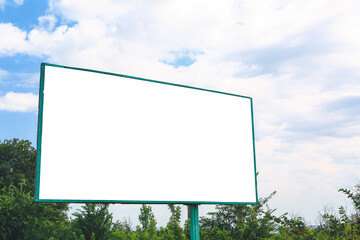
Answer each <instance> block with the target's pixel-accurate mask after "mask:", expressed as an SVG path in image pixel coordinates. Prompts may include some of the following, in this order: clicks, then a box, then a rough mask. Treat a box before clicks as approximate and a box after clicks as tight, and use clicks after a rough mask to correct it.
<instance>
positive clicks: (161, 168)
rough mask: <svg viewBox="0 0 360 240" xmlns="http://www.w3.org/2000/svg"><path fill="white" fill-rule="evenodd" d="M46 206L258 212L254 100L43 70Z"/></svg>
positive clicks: (41, 156)
mask: <svg viewBox="0 0 360 240" xmlns="http://www.w3.org/2000/svg"><path fill="white" fill-rule="evenodd" d="M40 79H41V81H40V94H39V125H38V143H37V148H38V160H37V181H36V196H35V199H36V201H38V202H119V203H184V204H186V203H194V204H256V203H257V202H258V199H257V187H256V167H255V149H254V129H253V116H252V115H253V114H252V99H251V98H249V97H243V96H239V95H234V94H229V93H223V92H218V91H212V90H206V89H200V88H194V87H188V86H183V85H177V84H170V83H165V82H159V81H154V80H147V79H142V78H137V77H131V76H125V75H120V74H113V73H106V72H100V71H95V70H88V69H79V68H73V67H65V66H59V65H52V64H42V65H41V77H40Z"/></svg>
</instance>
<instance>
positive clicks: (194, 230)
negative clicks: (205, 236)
mask: <svg viewBox="0 0 360 240" xmlns="http://www.w3.org/2000/svg"><path fill="white" fill-rule="evenodd" d="M188 213H189V217H190V240H200V230H199V205H197V204H192V205H188Z"/></svg>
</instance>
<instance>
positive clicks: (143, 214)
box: [139, 204, 155, 230]
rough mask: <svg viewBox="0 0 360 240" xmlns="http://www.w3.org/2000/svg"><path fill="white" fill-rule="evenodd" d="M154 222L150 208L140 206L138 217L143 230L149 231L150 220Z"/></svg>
mask: <svg viewBox="0 0 360 240" xmlns="http://www.w3.org/2000/svg"><path fill="white" fill-rule="evenodd" d="M153 219H154V220H155V216H154V213H153V212H152V209H151V207H150V206H146V205H145V204H143V205H142V207H141V208H140V215H139V221H140V223H141V226H142V229H143V230H149V228H150V223H151V220H153Z"/></svg>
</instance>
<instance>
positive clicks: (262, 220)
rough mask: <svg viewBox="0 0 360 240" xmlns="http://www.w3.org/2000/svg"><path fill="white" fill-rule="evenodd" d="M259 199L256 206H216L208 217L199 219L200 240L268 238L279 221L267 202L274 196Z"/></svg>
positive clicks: (272, 194)
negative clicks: (214, 210)
mask: <svg viewBox="0 0 360 240" xmlns="http://www.w3.org/2000/svg"><path fill="white" fill-rule="evenodd" d="M275 193H276V192H273V193H271V194H270V195H269V196H268V197H267V198H264V199H259V204H258V205H217V206H216V209H217V211H216V212H211V213H208V214H209V215H210V217H202V218H201V219H200V235H201V238H202V239H220V238H221V239H261V238H269V237H270V236H271V234H272V232H273V231H274V230H275V229H276V226H277V223H278V222H280V219H279V218H277V217H275V216H274V215H273V212H274V211H275V210H271V209H270V208H269V207H268V205H267V202H268V201H269V200H270V199H271V198H272V197H273V196H274V195H275Z"/></svg>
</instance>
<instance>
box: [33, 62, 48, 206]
mask: <svg viewBox="0 0 360 240" xmlns="http://www.w3.org/2000/svg"><path fill="white" fill-rule="evenodd" d="M45 65H46V64H44V63H42V64H41V66H40V86H39V105H38V132H37V147H36V149H37V161H36V175H35V178H36V179H35V199H39V191H40V166H41V136H42V121H43V105H44V79H45Z"/></svg>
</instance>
